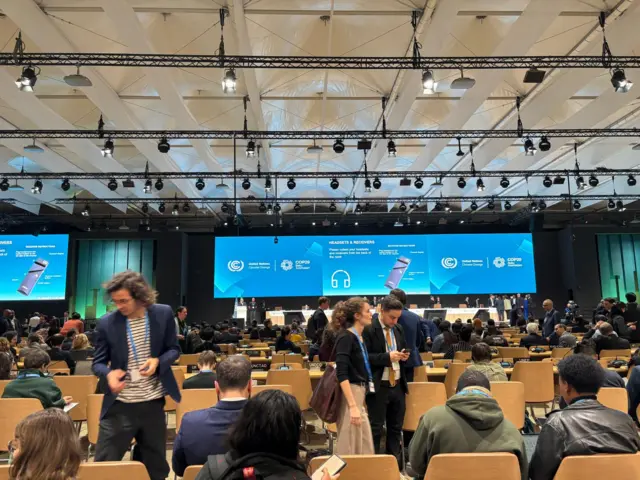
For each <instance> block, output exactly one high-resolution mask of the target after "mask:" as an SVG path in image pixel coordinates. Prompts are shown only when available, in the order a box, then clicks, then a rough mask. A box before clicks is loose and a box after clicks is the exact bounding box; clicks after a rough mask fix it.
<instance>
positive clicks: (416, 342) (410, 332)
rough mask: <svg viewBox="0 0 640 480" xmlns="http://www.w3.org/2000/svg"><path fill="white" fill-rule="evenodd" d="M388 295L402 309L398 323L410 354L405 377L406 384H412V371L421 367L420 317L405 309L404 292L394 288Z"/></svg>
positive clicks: (406, 363) (422, 343) (405, 297)
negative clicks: (394, 298)
mask: <svg viewBox="0 0 640 480" xmlns="http://www.w3.org/2000/svg"><path fill="white" fill-rule="evenodd" d="M389 295H393V296H394V297H396V298H397V299H398V300H400V302H402V305H403V307H404V308H403V310H402V315H400V319H399V320H398V323H399V324H400V325H401V326H402V329H403V330H404V338H405V340H406V341H407V348H408V349H409V353H410V355H409V360H407V361H406V362H405V364H404V369H405V377H406V379H407V382H413V369H414V368H415V367H420V366H422V359H421V358H420V351H419V350H420V349H421V348H424V340H425V339H424V336H423V335H422V329H421V328H420V317H419V316H418V315H416V314H415V313H413V312H411V311H410V310H408V309H407V294H406V293H405V292H404V290H401V289H399V288H395V289H393V290H391V291H390V292H389Z"/></svg>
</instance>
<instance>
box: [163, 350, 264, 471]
mask: <svg viewBox="0 0 640 480" xmlns="http://www.w3.org/2000/svg"><path fill="white" fill-rule="evenodd" d="M216 373H217V379H216V382H215V385H216V392H217V393H218V403H216V404H215V405H213V406H212V407H211V408H205V409H203V410H196V411H194V412H188V413H186V414H185V416H184V417H182V423H181V424H180V430H179V431H178V434H177V435H176V439H175V441H174V442H173V458H172V463H173V471H174V472H175V473H176V475H178V476H179V477H182V476H183V475H184V471H185V470H186V469H187V467H189V466H191V465H204V464H205V463H207V457H208V456H209V455H222V454H225V453H227V451H228V450H229V447H228V445H227V433H228V432H229V429H230V428H231V426H232V425H233V424H234V423H235V422H236V420H237V419H238V417H239V416H240V412H242V409H243V408H244V406H245V405H246V403H247V400H248V399H249V397H250V396H251V362H249V360H248V359H246V358H244V357H242V356H240V355H234V356H231V357H228V358H225V359H224V360H223V361H222V362H220V363H219V364H218V367H217V368H216Z"/></svg>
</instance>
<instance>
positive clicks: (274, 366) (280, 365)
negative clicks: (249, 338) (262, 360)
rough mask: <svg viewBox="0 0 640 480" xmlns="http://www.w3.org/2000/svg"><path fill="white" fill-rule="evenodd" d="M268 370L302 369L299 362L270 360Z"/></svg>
mask: <svg viewBox="0 0 640 480" xmlns="http://www.w3.org/2000/svg"><path fill="white" fill-rule="evenodd" d="M269 369H270V370H287V369H289V370H302V365H301V364H299V363H273V362H271V366H270V367H269Z"/></svg>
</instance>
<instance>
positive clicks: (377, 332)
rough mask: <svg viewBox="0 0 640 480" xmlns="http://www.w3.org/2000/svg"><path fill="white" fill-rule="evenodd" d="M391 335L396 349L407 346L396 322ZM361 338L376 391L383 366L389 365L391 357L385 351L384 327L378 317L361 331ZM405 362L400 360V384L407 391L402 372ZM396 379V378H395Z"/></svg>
mask: <svg viewBox="0 0 640 480" xmlns="http://www.w3.org/2000/svg"><path fill="white" fill-rule="evenodd" d="M392 331H393V335H394V336H395V339H396V348H397V350H398V351H402V349H406V348H407V342H406V341H405V335H404V331H403V330H402V326H401V325H400V323H398V324H397V325H396V326H395V327H393V330H392ZM362 339H363V340H364V343H365V345H366V346H367V353H368V354H369V363H370V364H371V373H372V375H373V384H374V385H375V389H376V392H378V391H379V389H380V382H381V381H382V374H383V373H384V369H385V367H391V359H390V356H389V352H387V340H386V338H385V332H384V327H383V325H382V323H381V322H380V319H379V318H376V319H374V320H373V321H372V322H371V325H368V326H366V327H365V328H364V330H363V331H362ZM404 364H405V362H400V379H399V381H400V385H401V386H402V390H403V391H404V392H405V393H407V392H408V391H409V390H408V388H407V378H406V377H405V374H404V368H403V367H404ZM396 380H398V379H396Z"/></svg>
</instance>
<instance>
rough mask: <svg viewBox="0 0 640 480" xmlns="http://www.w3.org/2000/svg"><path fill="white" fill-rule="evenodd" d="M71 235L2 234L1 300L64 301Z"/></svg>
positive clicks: (0, 253) (0, 237)
mask: <svg viewBox="0 0 640 480" xmlns="http://www.w3.org/2000/svg"><path fill="white" fill-rule="evenodd" d="M68 250H69V235H39V236H37V237H35V236H33V235H1V236H0V271H2V275H0V300H11V301H13V300H62V299H64V298H65V292H66V285H67V260H68Z"/></svg>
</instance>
